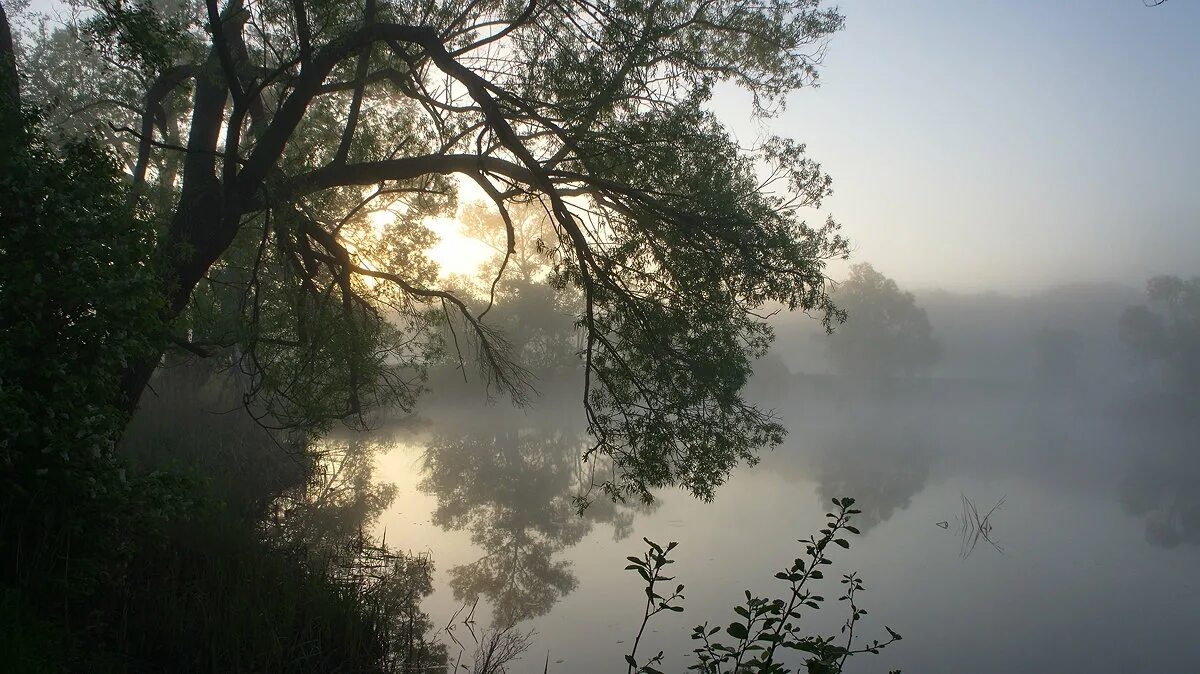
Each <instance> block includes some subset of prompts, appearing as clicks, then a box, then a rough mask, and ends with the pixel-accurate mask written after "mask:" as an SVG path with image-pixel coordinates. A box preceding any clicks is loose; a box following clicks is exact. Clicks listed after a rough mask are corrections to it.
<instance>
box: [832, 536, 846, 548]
mask: <svg viewBox="0 0 1200 674" xmlns="http://www.w3.org/2000/svg"><path fill="white" fill-rule="evenodd" d="M833 542H834V543H837V544H838V545H840V546H842V547H843V548H848V547H850V541H847V540H846V539H844V538H835V539H833Z"/></svg>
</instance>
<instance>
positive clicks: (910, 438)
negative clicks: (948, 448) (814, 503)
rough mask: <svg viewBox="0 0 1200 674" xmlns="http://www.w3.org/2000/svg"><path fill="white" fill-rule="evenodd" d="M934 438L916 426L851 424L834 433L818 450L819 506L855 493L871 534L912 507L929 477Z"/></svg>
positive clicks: (863, 526) (860, 523)
mask: <svg viewBox="0 0 1200 674" xmlns="http://www.w3.org/2000/svg"><path fill="white" fill-rule="evenodd" d="M931 464H932V452H931V451H930V449H929V439H928V438H926V437H923V435H922V434H920V433H918V432H917V431H916V430H914V429H912V428H889V427H886V426H866V425H863V426H852V427H850V428H847V429H845V430H844V431H842V432H840V433H835V434H833V436H832V438H831V439H830V440H829V441H828V442H827V443H826V444H825V447H824V448H823V449H821V450H819V451H818V453H817V457H816V465H815V469H814V471H813V472H814V474H813V476H812V478H813V479H815V480H816V481H817V495H818V497H819V506H820V507H824V506H825V505H826V504H828V503H829V500H830V499H832V498H840V497H842V496H847V495H850V494H853V495H854V498H855V500H856V501H857V503H856V505H855V507H856V508H859V509H860V510H862V514H861V515H858V516H857V517H855V525H856V526H857V527H858V528H859V530H860V531H862V532H863V533H866V532H867V531H869V530H871V529H873V528H875V527H876V526H878V525H879V524H882V523H883V522H886V521H887V520H888V519H890V518H891V517H892V515H894V514H895V513H896V512H897V511H898V510H903V509H904V508H907V507H908V506H909V504H910V503H911V502H912V498H913V496H915V495H917V494H918V493H920V491H921V490H922V489H923V488H924V487H925V482H926V480H928V479H929V469H930V465H931Z"/></svg>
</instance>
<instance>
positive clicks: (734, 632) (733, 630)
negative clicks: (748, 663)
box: [725, 623, 749, 639]
mask: <svg viewBox="0 0 1200 674" xmlns="http://www.w3.org/2000/svg"><path fill="white" fill-rule="evenodd" d="M725 631H726V632H728V633H729V636H731V637H733V638H734V639H745V638H746V636H747V634H749V633H748V632H747V631H746V626H745V625H743V624H741V623H729V627H726V628H725Z"/></svg>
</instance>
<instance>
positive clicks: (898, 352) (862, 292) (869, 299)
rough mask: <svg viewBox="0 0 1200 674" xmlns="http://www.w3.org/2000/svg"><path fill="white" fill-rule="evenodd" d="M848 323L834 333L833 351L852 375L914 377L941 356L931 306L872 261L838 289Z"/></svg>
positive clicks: (836, 295)
mask: <svg viewBox="0 0 1200 674" xmlns="http://www.w3.org/2000/svg"><path fill="white" fill-rule="evenodd" d="M833 297H834V301H835V302H836V303H837V305H838V307H840V308H841V309H842V310H844V311H845V312H846V322H845V324H844V325H842V326H841V327H840V328H838V329H837V330H836V331H835V332H834V333H833V334H831V335H830V336H829V349H830V355H832V356H833V359H834V361H835V362H836V364H837V366H838V368H839V369H841V370H842V371H843V372H845V373H847V374H854V375H865V376H877V377H878V376H883V377H887V376H892V375H894V374H896V373H898V372H899V373H902V374H904V375H906V376H907V375H911V374H912V373H913V372H914V371H916V370H919V369H922V368H926V367H929V366H931V365H933V364H934V363H935V362H937V359H938V358H939V357H940V355H941V346H940V345H939V344H938V342H937V341H936V340H935V339H934V338H933V328H932V327H931V326H930V324H929V318H928V317H927V316H926V315H925V310H924V309H922V308H921V307H919V306H917V303H916V299H915V298H914V297H913V295H912V293H908V292H904V291H902V290H900V288H899V286H897V285H896V282H895V281H893V280H892V279H890V278H888V277H886V276H884V275H883V274H881V273H879V272H878V271H875V268H874V267H872V266H871V265H870V264H867V263H860V264H856V265H854V266H852V267H851V268H850V278H849V279H847V280H846V281H845V282H843V283H842V284H841V285H840V286H838V287H837V289H836V290H835V291H834V293H833Z"/></svg>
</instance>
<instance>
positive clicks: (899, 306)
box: [829, 263, 941, 500]
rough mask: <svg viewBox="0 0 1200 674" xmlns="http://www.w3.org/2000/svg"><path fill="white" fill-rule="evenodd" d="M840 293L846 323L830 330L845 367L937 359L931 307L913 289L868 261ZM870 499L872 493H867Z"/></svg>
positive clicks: (869, 371) (871, 370) (866, 368)
mask: <svg viewBox="0 0 1200 674" xmlns="http://www.w3.org/2000/svg"><path fill="white" fill-rule="evenodd" d="M834 299H835V301H836V302H837V305H838V307H839V308H841V309H842V310H844V311H845V312H846V316H847V318H846V323H845V324H844V325H842V326H841V327H840V328H838V330H837V331H835V332H834V333H833V334H832V335H830V336H829V350H830V354H831V355H832V356H833V359H834V361H835V362H836V363H837V366H838V368H839V369H841V370H842V371H843V372H845V373H848V374H853V375H861V376H876V377H879V376H883V377H887V376H892V375H894V374H896V373H897V372H900V373H903V374H905V375H911V374H912V373H913V372H914V371H916V370H919V369H922V368H926V367H929V366H930V365H933V364H934V363H935V362H936V361H937V359H938V357H939V356H940V354H941V346H940V345H939V344H938V342H937V341H936V340H934V338H933V329H932V327H930V325H929V318H928V317H927V316H926V315H925V310H924V309H922V308H921V307H919V306H917V303H916V299H915V298H914V297H913V295H912V293H908V292H904V291H902V290H900V288H899V286H897V285H896V282H895V281H893V280H892V279H890V278H888V277H886V276H884V275H883V274H881V273H879V272H877V271H875V268H874V267H872V266H871V265H869V264H867V263H859V264H856V265H854V266H852V267H851V268H850V278H848V279H847V280H846V281H844V282H843V283H842V284H841V285H839V286H838V287H837V290H836V291H835V292H834ZM864 500H868V499H864Z"/></svg>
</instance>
